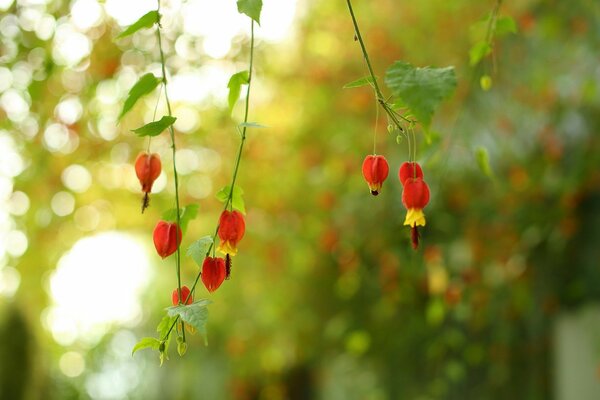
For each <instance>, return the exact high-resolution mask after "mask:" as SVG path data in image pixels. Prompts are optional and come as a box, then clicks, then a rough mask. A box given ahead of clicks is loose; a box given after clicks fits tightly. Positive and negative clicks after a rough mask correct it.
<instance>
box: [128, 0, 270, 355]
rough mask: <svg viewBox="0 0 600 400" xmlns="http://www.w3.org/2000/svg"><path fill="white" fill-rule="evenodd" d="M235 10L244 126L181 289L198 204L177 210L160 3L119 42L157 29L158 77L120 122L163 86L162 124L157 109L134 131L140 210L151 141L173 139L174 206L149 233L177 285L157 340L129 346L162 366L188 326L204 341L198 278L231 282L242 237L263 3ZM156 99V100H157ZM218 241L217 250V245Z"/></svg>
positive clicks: (235, 94)
mask: <svg viewBox="0 0 600 400" xmlns="http://www.w3.org/2000/svg"><path fill="white" fill-rule="evenodd" d="M237 5H238V11H239V12H240V13H242V14H245V15H247V16H248V17H249V19H250V51H249V53H250V60H249V65H248V69H247V70H245V71H241V72H238V73H235V74H234V75H232V77H231V79H230V80H229V84H228V88H229V108H230V112H231V111H233V107H234V106H235V104H236V103H237V101H238V99H239V96H240V94H241V89H242V86H244V85H245V87H246V97H245V106H244V117H243V122H241V123H240V124H238V125H237V127H236V129H237V131H238V133H239V137H240V142H239V147H238V150H237V154H236V157H235V162H234V165H233V173H232V177H231V181H230V183H229V184H228V185H226V186H225V187H223V188H222V189H221V190H220V191H219V192H218V193H217V194H216V196H217V198H218V199H219V200H220V201H222V202H223V203H224V205H223V210H222V212H221V215H220V218H219V221H218V223H217V224H216V228H215V230H214V233H213V234H212V235H207V236H204V237H202V238H200V239H198V240H196V241H195V242H193V243H192V244H191V245H190V246H189V247H188V249H187V255H189V256H190V257H191V258H192V259H193V260H194V261H195V262H196V263H197V264H198V265H199V266H200V267H201V268H200V271H199V272H198V273H197V274H196V277H195V279H194V281H193V283H192V284H191V286H190V287H188V286H186V285H182V281H181V263H182V261H181V242H182V238H183V236H184V235H185V231H186V228H187V225H188V223H189V222H190V220H192V219H193V218H195V217H196V215H197V211H198V206H197V205H195V204H191V205H187V206H185V207H181V206H180V198H179V180H178V173H177V165H176V149H177V146H176V135H175V130H174V128H173V124H174V122H175V121H176V117H174V116H173V115H172V107H171V103H170V101H169V93H168V81H167V68H166V63H165V54H164V51H163V39H162V33H161V29H162V25H161V14H160V6H161V4H160V0H157V8H156V10H153V11H150V12H148V13H147V14H145V15H144V16H142V17H141V18H140V19H139V20H138V21H136V22H135V23H134V24H132V25H131V26H129V27H128V28H127V29H125V30H124V31H123V32H122V33H121V34H120V35H119V36H117V39H121V38H123V37H127V36H129V35H132V34H134V33H135V32H137V31H139V30H140V29H147V28H152V27H156V37H157V42H158V50H159V55H160V59H159V61H160V64H161V75H160V76H158V77H157V76H155V75H154V74H152V73H148V74H145V75H143V76H142V77H141V78H140V79H139V80H138V82H137V83H136V84H135V85H134V86H133V87H132V88H131V90H130V91H129V93H128V96H127V98H126V100H125V102H124V104H123V109H122V112H121V114H120V116H119V119H121V118H122V117H123V116H125V115H126V114H127V113H128V112H129V111H130V110H131V109H132V108H133V106H134V105H135V103H136V102H137V101H138V100H139V99H140V98H141V97H143V96H145V95H147V94H149V93H152V92H153V91H154V90H155V89H156V88H157V87H158V86H159V85H162V87H161V88H162V89H163V90H162V92H163V94H164V98H165V103H166V115H165V116H163V117H162V118H161V119H160V120H156V109H157V108H158V100H157V106H156V108H155V111H154V117H153V121H152V122H150V123H148V124H146V125H144V126H142V127H140V128H137V129H134V130H133V132H134V133H135V134H136V135H138V136H140V137H146V136H147V137H148V148H147V151H145V152H142V153H140V155H139V156H138V157H137V159H136V162H135V171H136V175H137V177H138V179H139V181H140V184H141V187H142V192H143V199H142V212H144V210H145V209H146V208H147V207H148V206H149V194H150V193H151V190H152V185H153V183H154V181H155V180H156V179H157V178H158V176H159V175H160V171H161V162H160V158H159V156H158V154H155V153H151V152H150V144H151V138H152V137H154V136H157V135H160V134H161V133H162V132H164V131H165V130H168V133H169V137H170V139H171V149H172V154H173V160H172V163H173V183H174V192H175V198H174V206H175V207H174V208H173V209H171V210H168V211H167V212H165V213H164V214H163V216H162V220H160V221H159V222H158V223H157V224H156V227H155V228H154V232H153V241H154V246H155V248H156V251H157V254H158V255H159V256H160V257H162V258H163V259H165V258H168V257H170V256H171V255H173V254H175V271H176V278H177V287H176V288H175V289H174V290H173V293H172V295H171V300H172V304H173V305H172V306H171V307H168V308H167V309H166V315H165V316H164V317H163V319H162V320H161V322H160V323H159V325H158V327H157V332H158V337H145V338H142V339H141V340H140V341H139V342H138V343H137V344H136V345H135V346H134V348H133V351H132V353H135V352H136V351H138V350H141V349H144V348H151V349H154V350H157V351H158V352H159V356H160V361H161V364H162V363H163V362H164V360H166V359H168V349H169V344H170V341H171V338H172V336H173V335H174V334H175V336H176V341H177V351H178V353H179V355H180V356H183V355H184V354H185V353H186V351H187V340H186V328H187V330H188V331H191V332H194V331H198V332H199V333H200V334H201V335H202V336H203V337H204V341H205V343H207V340H206V338H207V331H206V324H207V320H208V305H209V304H210V303H211V301H210V300H208V299H199V300H196V301H194V295H195V293H196V292H197V286H198V282H199V281H200V279H201V280H202V283H203V284H204V286H205V287H206V289H207V290H208V291H209V292H214V291H215V290H217V289H218V288H219V287H220V286H221V284H222V283H223V282H224V281H225V280H226V279H229V277H230V274H231V265H232V257H233V256H235V255H236V254H237V244H238V242H239V241H240V240H241V239H242V238H243V237H244V233H245V220H244V214H245V212H246V210H245V204H244V200H243V190H242V189H241V187H240V186H239V184H238V182H237V178H238V172H239V170H240V164H241V160H242V153H243V149H244V144H245V142H246V133H247V130H248V128H252V127H254V128H259V127H262V125H260V124H257V123H253V122H248V116H249V110H250V90H251V86H252V85H251V83H252V74H253V64H254V28H255V23H258V24H260V13H261V10H262V1H261V0H239V1H238V2H237ZM159 98H160V97H159ZM217 237H218V246H216V245H215V244H216V243H217ZM217 251H218V252H219V253H222V254H223V256H222V257H217V255H216V252H217Z"/></svg>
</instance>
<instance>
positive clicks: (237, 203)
mask: <svg viewBox="0 0 600 400" xmlns="http://www.w3.org/2000/svg"><path fill="white" fill-rule="evenodd" d="M230 192H231V186H229V185H227V186H223V188H222V189H221V190H219V191H218V192H217V194H216V197H217V200H219V201H220V202H221V203H226V202H227V200H228V199H229V193H230ZM243 196H244V190H243V189H242V188H241V187H239V186H235V187H234V188H233V194H232V196H231V206H232V207H233V208H235V209H236V210H239V211H240V212H241V213H242V214H246V204H245V203H244V197H243Z"/></svg>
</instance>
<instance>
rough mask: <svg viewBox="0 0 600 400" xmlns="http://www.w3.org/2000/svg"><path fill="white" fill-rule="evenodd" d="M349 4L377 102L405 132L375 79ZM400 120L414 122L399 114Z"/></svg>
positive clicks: (349, 3)
mask: <svg viewBox="0 0 600 400" xmlns="http://www.w3.org/2000/svg"><path fill="white" fill-rule="evenodd" d="M346 3H347V4H348V10H349V11H350V16H351V17H352V23H353V25H354V33H356V38H357V39H358V43H359V44H360V48H361V50H362V53H363V57H364V59H365V62H366V63H367V68H368V70H369V75H370V76H371V80H372V81H373V89H374V90H375V97H376V100H377V102H378V103H379V104H380V105H381V107H383V110H384V111H385V112H386V113H387V115H388V116H389V117H390V118H391V120H392V121H394V124H396V126H397V127H398V129H399V130H400V132H404V128H403V127H402V125H401V124H400V121H399V120H398V118H397V117H396V115H394V114H395V112H394V110H393V109H392V108H391V106H390V105H389V104H388V102H387V101H386V100H385V97H384V96H383V93H382V92H381V89H380V87H379V83H377V78H375V73H374V72H373V67H372V66H371V60H370V59H369V53H367V48H366V47H365V42H364V41H363V38H362V35H361V34H360V29H359V28H358V22H357V21H356V16H355V15H354V9H353V8H352V3H351V2H350V0H346ZM397 115H398V116H399V117H400V118H402V119H403V120H404V121H406V122H409V123H410V122H412V121H411V120H410V119H408V118H406V117H404V116H403V115H400V114H397Z"/></svg>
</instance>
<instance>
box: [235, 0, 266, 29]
mask: <svg viewBox="0 0 600 400" xmlns="http://www.w3.org/2000/svg"><path fill="white" fill-rule="evenodd" d="M237 8H238V12H239V13H240V14H246V15H247V16H249V17H250V18H252V19H253V20H255V21H256V23H257V24H259V25H260V12H261V10H262V0H238V1H237Z"/></svg>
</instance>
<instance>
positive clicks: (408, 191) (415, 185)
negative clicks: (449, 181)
mask: <svg viewBox="0 0 600 400" xmlns="http://www.w3.org/2000/svg"><path fill="white" fill-rule="evenodd" d="M417 165H418V164H417ZM413 168H414V167H413ZM414 171H416V168H415V169H413V173H415V172H414ZM421 174H422V172H421ZM400 179H401V180H402V177H400ZM402 203H403V204H404V207H406V209H407V210H408V212H407V213H406V219H405V220H404V225H408V226H410V230H411V231H410V238H411V243H412V247H413V249H417V247H419V229H418V228H417V227H418V226H425V223H426V221H425V214H424V213H423V209H424V208H425V206H426V205H427V203H429V186H427V183H425V181H424V180H423V178H407V179H406V180H405V181H404V190H403V191H402Z"/></svg>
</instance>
